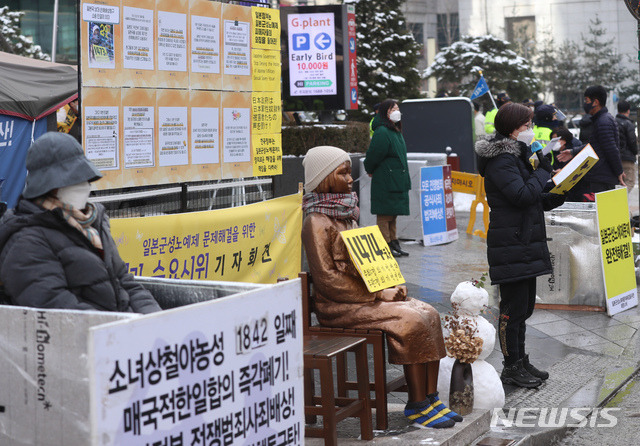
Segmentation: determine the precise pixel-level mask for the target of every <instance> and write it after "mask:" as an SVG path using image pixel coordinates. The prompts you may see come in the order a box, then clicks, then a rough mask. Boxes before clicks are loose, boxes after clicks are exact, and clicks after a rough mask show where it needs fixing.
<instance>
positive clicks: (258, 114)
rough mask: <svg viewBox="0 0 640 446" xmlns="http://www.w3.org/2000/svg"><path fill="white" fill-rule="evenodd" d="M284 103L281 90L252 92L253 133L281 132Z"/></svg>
mask: <svg viewBox="0 0 640 446" xmlns="http://www.w3.org/2000/svg"><path fill="white" fill-rule="evenodd" d="M281 128H282V105H281V103H280V93H279V92H264V91H254V92H253V93H251V133H252V134H262V133H280V131H281Z"/></svg>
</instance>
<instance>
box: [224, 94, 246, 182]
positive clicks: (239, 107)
mask: <svg viewBox="0 0 640 446" xmlns="http://www.w3.org/2000/svg"><path fill="white" fill-rule="evenodd" d="M252 174H253V163H252V153H251V93H249V92H247V93H245V92H231V91H223V92H222V178H242V177H250V176H251V175H252Z"/></svg>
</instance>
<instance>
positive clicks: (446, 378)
mask: <svg viewBox="0 0 640 446" xmlns="http://www.w3.org/2000/svg"><path fill="white" fill-rule="evenodd" d="M451 303H452V304H454V307H455V308H456V311H455V315H454V316H455V317H457V319H458V320H459V321H460V322H461V323H463V324H465V325H470V326H472V327H474V328H475V329H476V334H475V336H477V337H479V338H481V339H482V341H483V344H482V351H481V352H480V355H479V356H478V359H476V360H475V361H474V362H473V363H471V369H472V372H473V389H474V395H473V408H474V409H493V408H496V407H502V406H504V388H503V387H502V382H501V381H500V376H499V375H498V372H496V369H494V368H493V366H492V365H491V364H489V363H488V362H486V361H485V359H487V357H488V356H489V354H491V352H492V351H493V347H494V345H495V341H496V329H495V327H494V326H493V325H492V324H491V323H490V322H489V321H487V320H486V319H485V318H483V317H482V316H480V312H481V311H482V310H483V309H484V308H485V307H486V306H487V305H488V303H489V293H487V290H485V289H484V288H478V287H477V286H475V285H474V284H473V283H472V282H462V283H459V284H458V286H457V287H456V289H455V291H454V292H453V294H452V295H451ZM443 331H444V337H445V338H446V337H447V336H448V335H449V330H447V329H446V328H445V329H444V330H443ZM454 362H455V358H451V357H449V356H447V357H446V358H443V359H441V360H440V373H439V375H438V392H439V394H440V399H441V400H442V401H443V402H444V403H445V404H446V405H447V406H449V386H450V384H451V369H452V367H453V363H454Z"/></svg>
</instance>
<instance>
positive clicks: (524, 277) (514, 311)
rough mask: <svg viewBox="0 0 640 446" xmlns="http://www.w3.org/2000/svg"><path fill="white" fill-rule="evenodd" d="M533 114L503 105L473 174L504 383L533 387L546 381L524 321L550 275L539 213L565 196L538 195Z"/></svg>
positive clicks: (546, 168) (540, 183) (544, 173)
mask: <svg viewBox="0 0 640 446" xmlns="http://www.w3.org/2000/svg"><path fill="white" fill-rule="evenodd" d="M532 117H533V112H532V111H531V109H530V108H529V107H526V106H524V105H522V104H515V103H511V104H506V105H505V106H503V107H502V108H500V110H499V111H498V113H497V115H496V120H495V124H496V134H495V136H493V137H492V138H489V139H483V140H480V141H478V142H477V143H476V146H475V151H476V154H477V155H478V170H479V172H480V175H482V176H483V177H484V185H485V191H486V194H487V202H488V203H489V209H490V214H489V229H488V231H487V259H488V262H489V276H490V278H491V283H492V284H494V285H498V286H499V289H500V318H499V327H498V333H499V339H500V347H501V349H502V354H503V355H504V368H503V370H502V374H501V376H500V378H501V380H502V382H503V383H504V384H512V385H515V386H519V387H528V388H531V387H538V386H539V385H540V384H541V383H542V381H543V380H545V379H547V378H548V377H549V374H548V373H547V372H545V371H541V370H538V369H537V368H536V367H535V366H533V365H532V364H531V362H530V361H529V356H528V355H527V353H526V350H525V331H526V320H527V319H528V318H529V317H530V316H531V314H532V313H533V309H534V305H535V301H536V277H537V276H541V275H545V274H551V272H552V271H553V268H552V266H551V260H550V256H549V248H548V247H547V235H546V229H545V222H544V211H545V210H550V209H553V208H554V207H557V206H560V205H561V204H562V203H563V202H564V195H556V194H550V193H545V192H543V189H544V188H545V186H546V185H547V182H548V181H549V179H550V178H551V171H552V168H551V164H550V163H549V161H548V160H547V158H546V157H544V156H543V155H542V153H541V152H542V151H541V150H539V151H538V152H536V153H537V157H538V160H539V165H538V168H537V169H534V168H533V166H532V165H531V163H530V162H529V157H530V156H531V148H530V144H531V142H532V141H533V129H532V128H531V118H532Z"/></svg>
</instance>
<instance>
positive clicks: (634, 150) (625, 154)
mask: <svg viewBox="0 0 640 446" xmlns="http://www.w3.org/2000/svg"><path fill="white" fill-rule="evenodd" d="M630 114H631V105H630V104H629V103H628V102H627V101H624V100H623V101H620V102H618V114H617V115H616V123H617V124H618V132H619V134H620V159H621V161H622V170H623V171H624V175H625V177H624V182H625V184H626V185H627V191H628V192H631V189H633V187H634V186H635V185H636V180H637V178H638V166H637V158H638V138H637V136H636V124H635V122H633V121H632V120H631V119H630V118H629V115H630Z"/></svg>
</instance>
